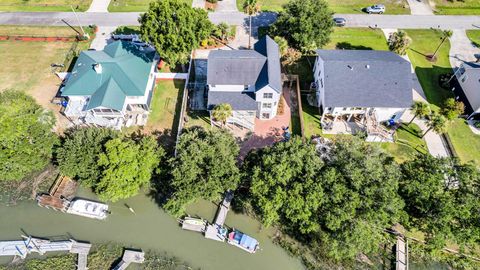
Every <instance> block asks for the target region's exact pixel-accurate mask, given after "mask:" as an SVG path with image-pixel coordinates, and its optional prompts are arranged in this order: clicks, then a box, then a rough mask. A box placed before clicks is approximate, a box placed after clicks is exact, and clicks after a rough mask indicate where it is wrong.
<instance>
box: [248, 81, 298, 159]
mask: <svg viewBox="0 0 480 270" xmlns="http://www.w3.org/2000/svg"><path fill="white" fill-rule="evenodd" d="M283 97H284V98H285V106H284V110H283V114H282V115H280V114H277V116H275V118H273V119H271V120H260V119H258V118H255V130H254V131H253V135H252V136H251V137H250V138H248V139H247V140H246V141H245V142H244V143H243V144H242V146H241V148H240V159H241V160H243V159H244V158H245V157H246V155H247V154H248V152H250V151H251V150H252V149H256V148H263V147H266V146H269V145H273V144H274V143H275V142H278V141H281V140H282V139H283V130H282V128H283V127H287V126H290V117H291V114H290V112H291V110H290V106H291V102H290V93H289V89H288V87H284V88H283ZM290 132H291V131H290Z"/></svg>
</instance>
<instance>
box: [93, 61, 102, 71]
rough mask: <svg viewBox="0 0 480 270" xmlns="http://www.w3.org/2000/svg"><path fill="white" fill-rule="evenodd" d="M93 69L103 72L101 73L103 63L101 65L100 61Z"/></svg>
mask: <svg viewBox="0 0 480 270" xmlns="http://www.w3.org/2000/svg"><path fill="white" fill-rule="evenodd" d="M93 69H94V70H95V72H96V73H97V74H101V73H102V65H100V64H99V63H95V64H93Z"/></svg>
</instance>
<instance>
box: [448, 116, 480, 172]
mask: <svg viewBox="0 0 480 270" xmlns="http://www.w3.org/2000/svg"><path fill="white" fill-rule="evenodd" d="M448 136H449V137H450V140H451V141H452V143H453V146H454V148H455V152H456V153H457V155H458V157H459V158H460V160H461V161H462V162H469V161H473V162H474V163H475V164H476V165H477V166H480V135H477V134H475V133H473V132H472V131H471V130H470V127H468V124H467V122H466V121H465V119H455V120H454V121H453V122H452V123H450V125H449V127H448Z"/></svg>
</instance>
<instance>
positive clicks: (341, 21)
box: [333, 18, 347, 26]
mask: <svg viewBox="0 0 480 270" xmlns="http://www.w3.org/2000/svg"><path fill="white" fill-rule="evenodd" d="M333 22H334V23H335V25H336V26H345V24H346V23H347V20H346V19H345V18H333Z"/></svg>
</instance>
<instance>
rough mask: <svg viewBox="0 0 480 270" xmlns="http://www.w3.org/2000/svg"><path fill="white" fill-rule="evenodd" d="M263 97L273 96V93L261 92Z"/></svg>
mask: <svg viewBox="0 0 480 270" xmlns="http://www.w3.org/2000/svg"><path fill="white" fill-rule="evenodd" d="M263 98H273V93H263Z"/></svg>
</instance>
